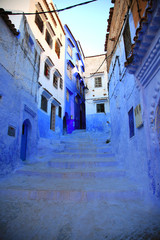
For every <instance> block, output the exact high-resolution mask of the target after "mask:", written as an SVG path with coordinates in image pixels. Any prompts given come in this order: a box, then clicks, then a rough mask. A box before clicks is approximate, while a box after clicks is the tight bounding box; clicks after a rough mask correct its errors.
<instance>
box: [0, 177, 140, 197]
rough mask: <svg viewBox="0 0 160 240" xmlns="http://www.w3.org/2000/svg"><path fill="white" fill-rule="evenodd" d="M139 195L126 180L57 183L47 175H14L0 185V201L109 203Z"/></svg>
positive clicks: (58, 181)
mask: <svg viewBox="0 0 160 240" xmlns="http://www.w3.org/2000/svg"><path fill="white" fill-rule="evenodd" d="M140 195H141V194H140V191H139V190H138V189H137V186H136V185H133V184H132V183H131V182H130V181H128V179H127V178H125V177H123V178H117V179H115V178H109V179H107V178H105V179H104V178H102V179H100V178H99V179H94V178H78V179H70V178H68V179H67V178H65V179H60V178H55V177H52V176H50V177H46V175H45V174H44V175H40V176H39V175H38V176H37V175H36V176H35V175H28V176H27V175H24V174H18V173H15V174H13V175H12V176H10V177H8V178H5V179H4V180H2V181H1V182H0V198H1V197H7V198H10V197H11V198H15V199H16V200H17V199H19V198H26V199H28V198H29V199H32V198H33V199H36V200H40V199H43V200H44V199H47V200H53V201H62V200H64V201H70V200H71V201H90V200H91V201H93V200H94V201H97V200H100V201H108V200H111V199H115V200H116V201H117V200H124V199H125V200H130V199H136V198H138V197H139V196H140Z"/></svg>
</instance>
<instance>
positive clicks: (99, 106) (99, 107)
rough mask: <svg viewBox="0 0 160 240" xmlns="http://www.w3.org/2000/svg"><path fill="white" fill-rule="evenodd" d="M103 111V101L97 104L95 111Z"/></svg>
mask: <svg viewBox="0 0 160 240" xmlns="http://www.w3.org/2000/svg"><path fill="white" fill-rule="evenodd" d="M101 112H103V113H104V112H105V111H104V103H100V104H97V113H101Z"/></svg>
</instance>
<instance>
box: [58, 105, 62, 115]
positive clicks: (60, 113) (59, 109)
mask: <svg viewBox="0 0 160 240" xmlns="http://www.w3.org/2000/svg"><path fill="white" fill-rule="evenodd" d="M58 116H59V117H60V118H61V117H62V108H61V106H59V108H58Z"/></svg>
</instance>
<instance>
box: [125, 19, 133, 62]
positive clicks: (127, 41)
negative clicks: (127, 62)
mask: <svg viewBox="0 0 160 240" xmlns="http://www.w3.org/2000/svg"><path fill="white" fill-rule="evenodd" d="M123 39H124V47H125V54H126V58H127V57H128V56H129V54H130V52H131V33H130V29H129V21H128V19H127V21H126V25H125V28H124V32H123Z"/></svg>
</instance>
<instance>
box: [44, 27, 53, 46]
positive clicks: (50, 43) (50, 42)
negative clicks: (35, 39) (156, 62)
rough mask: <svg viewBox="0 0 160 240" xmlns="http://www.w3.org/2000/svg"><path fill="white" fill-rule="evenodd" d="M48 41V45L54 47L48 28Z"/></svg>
mask: <svg viewBox="0 0 160 240" xmlns="http://www.w3.org/2000/svg"><path fill="white" fill-rule="evenodd" d="M45 39H46V42H47V43H48V45H49V46H50V47H51V48H52V38H51V35H50V33H49V32H48V30H47V29H46V37H45Z"/></svg>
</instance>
